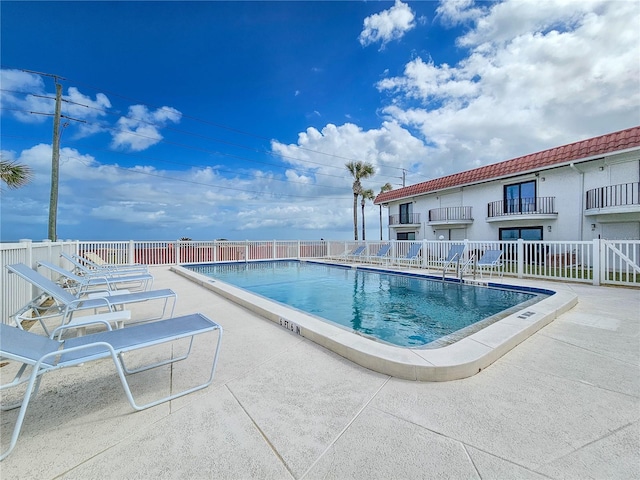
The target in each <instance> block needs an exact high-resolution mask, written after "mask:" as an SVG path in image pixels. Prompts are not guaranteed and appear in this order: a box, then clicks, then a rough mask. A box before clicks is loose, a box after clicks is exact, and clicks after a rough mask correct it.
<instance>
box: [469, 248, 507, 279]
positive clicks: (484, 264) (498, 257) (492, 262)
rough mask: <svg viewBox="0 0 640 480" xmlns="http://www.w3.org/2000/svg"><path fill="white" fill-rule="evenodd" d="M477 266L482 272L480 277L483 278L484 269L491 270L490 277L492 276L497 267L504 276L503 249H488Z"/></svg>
mask: <svg viewBox="0 0 640 480" xmlns="http://www.w3.org/2000/svg"><path fill="white" fill-rule="evenodd" d="M476 266H477V267H478V271H479V272H480V278H482V272H483V270H489V272H490V273H489V278H491V277H492V276H493V271H494V270H495V269H497V270H498V273H499V274H500V276H501V277H502V275H503V270H502V250H486V251H485V252H484V254H483V255H482V257H480V259H479V260H478V262H477V263H476Z"/></svg>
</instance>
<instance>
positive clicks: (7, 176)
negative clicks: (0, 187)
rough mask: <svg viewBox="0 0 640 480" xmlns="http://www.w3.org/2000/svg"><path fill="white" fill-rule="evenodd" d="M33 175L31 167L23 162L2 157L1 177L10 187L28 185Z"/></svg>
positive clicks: (0, 165) (0, 161)
mask: <svg viewBox="0 0 640 480" xmlns="http://www.w3.org/2000/svg"><path fill="white" fill-rule="evenodd" d="M31 177H33V172H32V171H31V168H29V167H28V166H27V165H22V164H21V163H17V162H12V161H9V160H4V159H0V179H2V181H3V182H4V183H5V184H6V185H7V187H9V188H19V187H22V186H23V185H26V184H27V183H29V181H30V180H31Z"/></svg>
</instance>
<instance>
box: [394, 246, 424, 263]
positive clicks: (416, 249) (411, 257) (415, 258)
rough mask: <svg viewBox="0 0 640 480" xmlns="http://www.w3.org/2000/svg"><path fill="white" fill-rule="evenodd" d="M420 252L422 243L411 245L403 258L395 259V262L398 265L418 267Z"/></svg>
mask: <svg viewBox="0 0 640 480" xmlns="http://www.w3.org/2000/svg"><path fill="white" fill-rule="evenodd" d="M421 250H422V243H412V244H411V246H410V247H409V250H408V251H407V254H406V255H405V256H404V257H401V258H397V259H396V260H395V261H396V263H397V264H398V265H403V264H407V265H409V266H411V265H414V264H415V265H416V266H417V265H419V264H420V259H421V257H420V251H421Z"/></svg>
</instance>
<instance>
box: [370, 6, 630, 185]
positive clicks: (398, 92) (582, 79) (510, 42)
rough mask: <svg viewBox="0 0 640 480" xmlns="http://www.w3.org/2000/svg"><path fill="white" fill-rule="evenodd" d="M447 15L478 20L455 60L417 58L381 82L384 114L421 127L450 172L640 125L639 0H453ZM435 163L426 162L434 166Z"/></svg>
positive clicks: (451, 19) (445, 17)
mask: <svg viewBox="0 0 640 480" xmlns="http://www.w3.org/2000/svg"><path fill="white" fill-rule="evenodd" d="M439 15H440V16H439V18H441V19H442V20H446V21H447V22H449V23H451V24H454V23H460V22H467V23H469V24H471V25H472V28H470V29H469V30H468V31H467V32H466V33H465V34H464V35H463V36H462V37H460V38H459V39H458V44H459V45H460V46H461V47H464V48H466V49H467V52H468V54H467V56H466V57H465V58H463V59H462V60H461V61H460V62H459V63H458V64H456V65H453V66H451V65H447V64H436V63H434V62H433V61H432V60H431V59H427V60H423V59H422V58H419V57H418V58H415V59H413V60H411V61H410V62H408V63H407V64H406V66H405V70H404V73H403V75H401V76H397V77H390V78H385V79H383V80H381V81H380V82H379V83H378V88H379V89H380V90H381V91H387V92H390V93H391V94H392V95H393V101H392V102H391V103H390V104H389V105H388V106H387V107H386V108H384V110H383V112H384V113H385V114H387V115H388V116H389V118H392V119H394V120H395V121H397V122H398V123H399V124H401V125H407V126H412V127H414V128H417V129H419V131H420V132H421V134H422V135H423V136H424V138H425V139H426V141H427V143H428V144H429V145H433V146H434V148H433V151H432V152H431V159H432V160H433V161H435V163H436V164H438V165H439V167H440V168H439V169H438V170H436V171H434V172H433V173H440V174H444V173H452V172H455V171H461V170H464V169H467V168H472V167H474V166H477V165H481V164H485V163H489V162H495V161H500V160H506V159H508V158H512V157H514V156H517V155H521V154H526V153H532V152H535V151H538V150H540V149H542V148H546V147H553V146H557V145H562V144H563V143H567V142H571V141H575V140H577V139H579V138H588V137H590V136H593V135H598V134H602V133H607V132H610V131H615V130H618V129H622V128H627V127H629V126H632V125H636V124H637V122H638V112H639V111H640V88H638V78H640V62H639V61H638V58H640V31H639V30H638V29H637V25H638V24H639V22H640V5H639V4H638V3H637V2H626V1H620V2H609V1H586V2H579V3H578V2H552V1H549V2H544V4H541V3H540V2H539V1H538V0H507V1H504V2H501V3H497V4H489V6H484V5H483V7H482V8H479V7H476V6H475V4H474V3H473V2H471V1H466V0H456V1H445V2H443V3H442V5H441V6H440V7H439ZM427 167H428V166H427Z"/></svg>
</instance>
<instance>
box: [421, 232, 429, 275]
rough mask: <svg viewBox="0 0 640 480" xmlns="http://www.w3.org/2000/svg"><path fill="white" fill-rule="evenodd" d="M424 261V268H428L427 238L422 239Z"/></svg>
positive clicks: (422, 262)
mask: <svg viewBox="0 0 640 480" xmlns="http://www.w3.org/2000/svg"><path fill="white" fill-rule="evenodd" d="M421 251H422V261H421V262H420V263H421V264H422V265H421V267H422V268H427V260H428V258H427V239H426V238H424V239H422V250H421Z"/></svg>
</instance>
